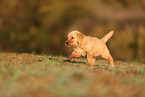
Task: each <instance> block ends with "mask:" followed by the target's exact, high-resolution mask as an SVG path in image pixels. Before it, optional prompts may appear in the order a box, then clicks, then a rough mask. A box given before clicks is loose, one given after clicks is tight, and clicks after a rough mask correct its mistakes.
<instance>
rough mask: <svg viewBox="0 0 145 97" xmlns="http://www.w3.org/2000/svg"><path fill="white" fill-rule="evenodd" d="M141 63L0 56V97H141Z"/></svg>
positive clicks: (144, 70)
mask: <svg viewBox="0 0 145 97" xmlns="http://www.w3.org/2000/svg"><path fill="white" fill-rule="evenodd" d="M144 66H145V64H141V63H138V62H121V61H116V62H115V68H112V67H110V66H109V64H108V62H106V61H105V60H98V61H96V66H95V68H94V69H90V68H89V66H88V64H87V63H86V62H85V60H84V59H74V60H73V61H72V62H68V61H67V58H66V57H62V56H56V57H52V56H46V55H32V54H18V53H1V54H0V97H95V96H99V97H106V96H107V97H144V95H145V92H144V90H145V67H144Z"/></svg>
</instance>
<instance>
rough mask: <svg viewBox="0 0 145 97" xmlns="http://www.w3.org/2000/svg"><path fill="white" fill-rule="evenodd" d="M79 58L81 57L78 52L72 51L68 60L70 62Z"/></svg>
mask: <svg viewBox="0 0 145 97" xmlns="http://www.w3.org/2000/svg"><path fill="white" fill-rule="evenodd" d="M80 56H81V54H80V53H78V52H76V51H73V52H72V54H71V56H70V57H69V59H68V60H69V61H70V60H71V59H72V58H75V57H80Z"/></svg>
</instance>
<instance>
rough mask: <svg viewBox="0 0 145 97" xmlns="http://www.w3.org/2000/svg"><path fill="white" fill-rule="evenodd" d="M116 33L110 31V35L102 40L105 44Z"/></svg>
mask: <svg viewBox="0 0 145 97" xmlns="http://www.w3.org/2000/svg"><path fill="white" fill-rule="evenodd" d="M113 33H114V31H113V30H112V31H110V32H109V33H108V34H106V35H105V36H104V37H103V38H101V40H102V41H104V42H105V43H106V42H107V41H108V40H109V39H110V38H111V36H112V35H113Z"/></svg>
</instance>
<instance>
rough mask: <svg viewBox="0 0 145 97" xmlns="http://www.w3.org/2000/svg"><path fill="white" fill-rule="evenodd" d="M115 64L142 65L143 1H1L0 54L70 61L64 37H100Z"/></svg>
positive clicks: (144, 39)
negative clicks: (74, 32)
mask: <svg viewBox="0 0 145 97" xmlns="http://www.w3.org/2000/svg"><path fill="white" fill-rule="evenodd" d="M112 29H113V30H115V34H114V35H113V37H112V38H111V39H110V40H109V41H108V42H107V45H108V48H109V49H110V52H111V54H112V56H113V57H114V59H115V60H123V61H132V60H138V61H140V62H145V0H0V52H20V53H36V54H42V53H44V54H48V55H64V56H69V55H70V54H71V52H72V49H71V48H67V47H66V46H65V45H64V44H65V41H66V40H67V34H68V33H69V32H70V31H72V30H79V31H80V32H82V33H84V34H85V35H89V36H95V37H98V38H101V37H103V36H104V35H105V34H107V33H108V32H109V31H110V30H112Z"/></svg>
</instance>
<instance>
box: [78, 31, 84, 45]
mask: <svg viewBox="0 0 145 97" xmlns="http://www.w3.org/2000/svg"><path fill="white" fill-rule="evenodd" d="M77 37H78V43H79V44H80V43H81V41H83V39H84V37H85V35H83V34H82V33H77Z"/></svg>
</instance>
